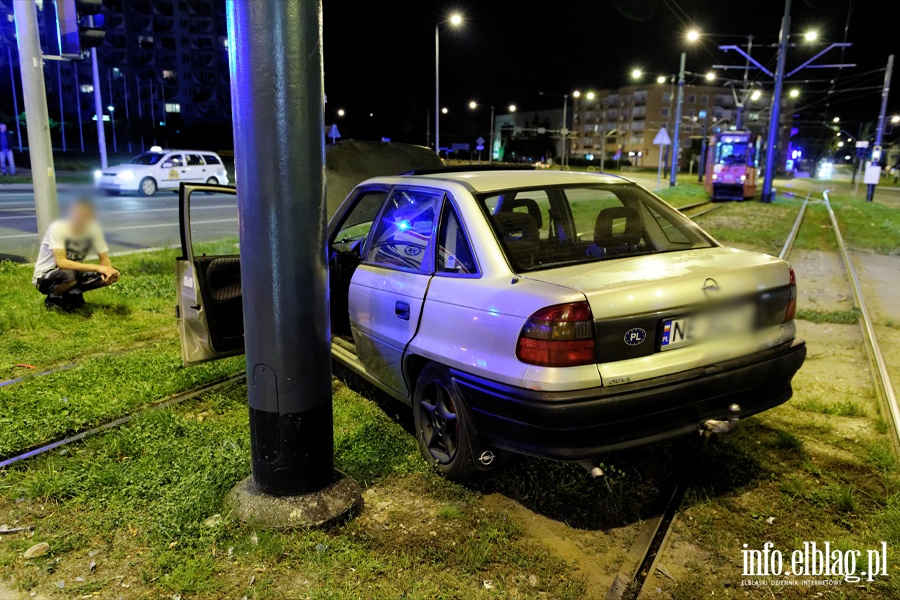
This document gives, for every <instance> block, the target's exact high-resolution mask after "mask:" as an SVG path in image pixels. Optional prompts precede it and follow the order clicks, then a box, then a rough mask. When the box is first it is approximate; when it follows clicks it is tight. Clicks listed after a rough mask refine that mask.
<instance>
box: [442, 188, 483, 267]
mask: <svg viewBox="0 0 900 600" xmlns="http://www.w3.org/2000/svg"><path fill="white" fill-rule="evenodd" d="M437 272H438V273H442V274H456V275H475V274H477V273H478V266H477V265H476V264H475V255H474V254H473V253H472V246H471V245H470V244H469V240H468V238H467V237H466V232H465V230H464V229H463V227H462V223H461V222H460V219H459V215H458V214H457V212H456V208H455V207H454V206H453V203H451V202H450V201H449V200H447V201H446V202H444V210H443V211H442V213H441V229H440V232H439V233H438V254H437Z"/></svg>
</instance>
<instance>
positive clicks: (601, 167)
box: [597, 96, 609, 173]
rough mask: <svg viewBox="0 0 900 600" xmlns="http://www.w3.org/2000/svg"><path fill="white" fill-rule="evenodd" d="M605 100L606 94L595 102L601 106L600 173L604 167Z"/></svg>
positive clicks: (606, 110)
mask: <svg viewBox="0 0 900 600" xmlns="http://www.w3.org/2000/svg"><path fill="white" fill-rule="evenodd" d="M606 101H607V97H606V96H604V97H603V98H598V99H597V103H598V104H599V105H600V106H601V107H603V130H602V131H601V132H600V172H601V173H603V171H604V170H605V169H606V123H607V119H606V113H607V112H608V110H609V108H608V107H607V106H606V104H607V102H606Z"/></svg>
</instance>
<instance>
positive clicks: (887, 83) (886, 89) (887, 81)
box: [866, 54, 894, 202]
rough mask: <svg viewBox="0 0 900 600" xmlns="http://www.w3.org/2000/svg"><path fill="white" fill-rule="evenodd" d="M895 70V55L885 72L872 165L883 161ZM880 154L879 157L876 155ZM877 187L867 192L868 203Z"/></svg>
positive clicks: (873, 186) (869, 187)
mask: <svg viewBox="0 0 900 600" xmlns="http://www.w3.org/2000/svg"><path fill="white" fill-rule="evenodd" d="M893 70H894V55H893V54H891V55H890V56H888V61H887V68H886V69H885V71H884V85H882V86H881V111H880V112H879V113H878V129H877V130H876V131H875V146H874V147H873V148H872V164H873V165H877V164H879V162H880V161H881V141H882V139H883V137H884V117H885V113H886V112H887V102H888V95H889V94H890V93H891V73H892V72H893ZM876 152H877V153H878V156H876V155H875V153H876ZM875 185H876V184H874V183H870V184H869V186H868V190H866V202H871V201H872V199H873V198H874V196H875Z"/></svg>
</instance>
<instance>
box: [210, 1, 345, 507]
mask: <svg viewBox="0 0 900 600" xmlns="http://www.w3.org/2000/svg"><path fill="white" fill-rule="evenodd" d="M226 6H227V12H228V34H229V48H230V53H229V59H230V68H231V97H232V115H233V120H234V137H235V139H237V140H240V141H241V143H240V144H237V145H236V147H235V161H234V162H235V168H236V180H237V186H238V190H237V192H238V193H237V196H238V211H239V218H240V225H241V226H240V247H241V256H242V260H241V279H242V281H243V285H242V287H243V290H244V296H243V301H244V331H245V346H246V355H247V375H248V382H247V391H248V394H249V404H250V442H251V456H252V468H253V483H252V485H255V488H256V490H258V491H259V492H262V493H264V494H268V495H272V496H295V495H300V494H308V493H312V492H316V491H318V490H322V489H323V488H325V487H326V486H328V485H330V484H331V483H332V482H333V481H334V478H335V473H334V460H333V430H332V408H331V345H330V344H331V342H330V337H331V333H330V326H329V287H328V270H327V267H326V262H325V247H326V242H327V240H326V237H327V226H326V206H325V137H324V109H325V103H324V84H323V63H322V21H321V19H322V5H321V0H319V1H313V0H283V1H280V2H258V1H256V0H228V3H227V5H226ZM286 265H290V268H286Z"/></svg>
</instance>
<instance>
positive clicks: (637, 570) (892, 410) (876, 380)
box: [606, 190, 900, 600]
mask: <svg viewBox="0 0 900 600" xmlns="http://www.w3.org/2000/svg"><path fill="white" fill-rule="evenodd" d="M810 202H815V203H821V204H823V205H824V206H825V208H826V209H827V211H828V216H829V220H830V221H831V226H832V230H833V231H834V235H835V239H836V240H837V244H838V249H839V253H840V255H841V260H842V262H843V264H844V269H845V271H846V274H847V278H848V280H849V281H850V286H851V288H852V291H853V303H854V307H855V308H856V309H857V310H859V312H860V320H859V325H860V328H861V329H862V332H863V337H864V338H865V342H866V343H865V346H866V354H867V356H868V358H869V361H870V363H871V365H872V369H871V373H872V377H873V384H874V386H875V388H876V391H877V393H878V396H879V398H880V399H881V402H882V407H883V409H885V411H886V412H887V414H890V415H891V428H892V430H893V433H894V435H893V440H892V441H893V446H894V449H895V450H896V451H898V453H900V406H898V404H897V398H896V396H895V394H894V387H893V385H892V384H891V379H890V374H889V373H888V370H887V365H886V363H885V360H884V356H883V354H882V351H881V347H880V346H879V345H878V339H877V336H876V333H875V327H874V323H873V321H872V318H871V316H870V313H869V311H868V307H867V306H866V302H865V298H864V296H863V293H862V288H861V286H860V283H859V278H858V276H857V274H856V269H855V267H854V265H853V261H852V259H851V257H850V253H849V252H848V250H847V246H846V244H845V242H844V238H843V236H842V235H841V230H840V226H839V224H838V221H837V217H836V215H835V214H834V210H833V209H832V207H831V203H830V202H829V199H828V190H825V191H824V192H823V193H822V198H821V199H818V198H812V192H810V193H809V194H807V196H806V198H805V199H804V201H803V204H802V205H801V207H800V211H799V213H798V214H797V217H796V219H795V221H794V225H793V227H792V228H791V230H790V232H789V234H788V236H787V238H786V240H785V243H784V246H783V247H782V249H781V252H780V253H779V255H778V256H779V258H782V259H785V260H786V259H787V258H788V257H789V256H790V253H791V250H792V249H793V246H794V242H795V241H796V239H797V235H798V234H799V232H800V228H801V227H802V225H803V220H804V216H805V215H806V210H807V207H808V206H809V204H810ZM710 204H711V203H710ZM699 206H702V203H698V204H696V205H690V206H688V207H683V209H684V208H687V209H690V208H697V207H699ZM715 208H718V207H714V208H713V209H712V210H714V209H715ZM706 212H709V211H703V212H701V213H698V214H695V215H692V216H691V218H695V217H696V216H699V214H706ZM698 450H699V446H698V448H697V449H695V450H694V452H697V451H698ZM690 482H691V470H690V469H687V468H686V469H684V470H683V472H682V473H680V474H679V476H678V477H677V478H676V479H675V481H674V482H673V483H672V484H671V485H670V486H669V487H668V488H667V489H666V490H665V491H664V492H663V493H661V494H660V498H662V499H664V501H663V503H662V509H661V510H659V511H657V512H656V513H655V515H654V516H653V517H651V518H648V519H647V520H645V521H644V523H643V525H642V526H641V528H640V530H639V532H638V534H637V539H636V541H635V543H634V544H633V545H632V547H631V549H630V550H629V552H628V555H627V557H626V560H625V562H624V564H623V567H622V569H621V570H620V572H619V573H618V575H617V576H616V578H615V580H614V581H613V584H612V586H611V587H610V589H609V592H608V593H607V595H606V600H640V599H641V598H648V597H650V590H649V589H648V588H649V587H650V586H649V585H648V584H647V582H648V580H650V578H651V576H652V575H653V573H654V572H655V571H656V570H657V568H658V566H659V565H658V562H659V557H660V556H661V555H662V554H663V553H664V551H665V549H666V547H667V545H668V543H669V542H670V537H671V535H670V534H671V532H672V526H673V524H674V523H675V521H676V520H677V516H678V512H679V510H680V508H681V504H682V502H683V500H684V498H685V497H686V495H687V492H688V490H689V488H690Z"/></svg>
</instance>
